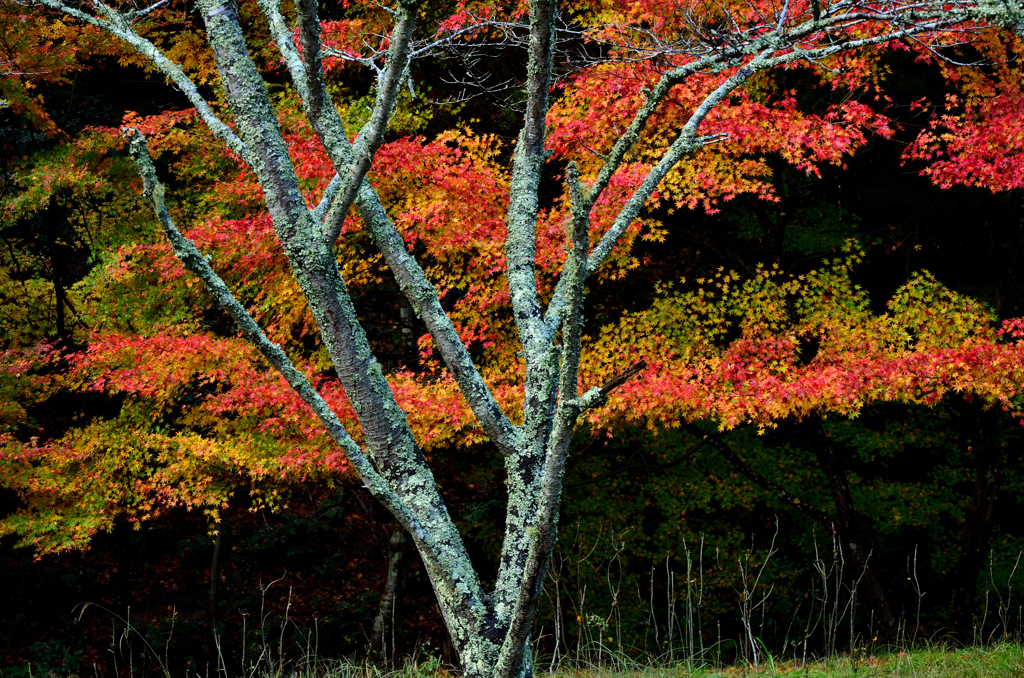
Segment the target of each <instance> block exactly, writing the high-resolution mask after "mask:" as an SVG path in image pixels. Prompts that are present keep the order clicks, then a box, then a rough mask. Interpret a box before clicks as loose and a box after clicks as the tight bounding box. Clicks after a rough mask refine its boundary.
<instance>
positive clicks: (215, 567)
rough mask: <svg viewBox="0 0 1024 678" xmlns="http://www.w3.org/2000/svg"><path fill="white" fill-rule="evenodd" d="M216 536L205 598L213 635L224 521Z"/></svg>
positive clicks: (224, 534)
mask: <svg viewBox="0 0 1024 678" xmlns="http://www.w3.org/2000/svg"><path fill="white" fill-rule="evenodd" d="M217 528H218V529H217V536H216V537H215V538H214V541H213V556H212V557H211V558H210V590H209V592H208V594H207V598H206V618H207V619H208V620H209V622H210V629H211V631H212V632H213V634H214V635H216V633H217V584H218V583H219V582H220V566H221V563H222V562H223V553H224V540H225V539H226V538H227V531H228V526H227V523H226V521H224V520H223V519H221V522H220V525H218V526H217Z"/></svg>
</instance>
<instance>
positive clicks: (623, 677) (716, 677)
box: [538, 643, 1024, 678]
mask: <svg viewBox="0 0 1024 678" xmlns="http://www.w3.org/2000/svg"><path fill="white" fill-rule="evenodd" d="M538 676H544V677H545V678H691V677H692V678H735V677H737V676H785V677H787V678H803V677H806V678H1021V677H1024V647H1022V646H1020V645H1017V644H1013V643H1002V644H998V645H990V646H987V647H966V648H959V649H952V648H943V647H939V646H936V647H931V648H923V649H917V650H911V651H907V652H897V653H895V654H885V655H881V654H880V655H871V654H867V653H865V654H864V655H860V654H859V653H858V655H855V656H853V657H850V656H840V657H833V658H829V659H823V660H818V661H814V662H808V663H807V664H806V665H805V664H803V663H801V662H800V661H799V660H793V661H782V662H776V661H773V660H771V659H770V658H766V659H765V660H764V661H762V662H761V664H760V666H759V670H757V671H755V669H754V666H753V665H738V666H730V667H727V668H722V669H716V668H698V669H693V670H689V671H688V670H687V669H686V667H685V666H677V667H665V666H644V667H641V666H637V667H635V668H630V669H628V670H621V669H613V668H608V669H601V668H579V669H569V668H564V669H561V670H559V671H556V672H554V673H552V674H538Z"/></svg>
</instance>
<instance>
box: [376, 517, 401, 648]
mask: <svg viewBox="0 0 1024 678" xmlns="http://www.w3.org/2000/svg"><path fill="white" fill-rule="evenodd" d="M407 541H408V539H406V536H405V530H403V529H402V528H401V526H398V527H395V530H394V532H392V533H391V539H390V540H388V556H387V563H388V574H387V579H386V580H385V582H384V591H383V592H382V593H381V596H380V606H379V607H378V608H377V616H376V617H375V618H374V620H373V632H372V633H371V634H370V652H371V653H372V654H374V655H377V656H379V657H382V658H385V659H386V658H387V634H388V631H390V630H392V629H393V628H394V621H395V602H396V600H397V596H398V581H399V570H398V566H399V564H400V563H401V562H402V558H403V556H404V555H405V544H406V542H407ZM392 652H394V648H392Z"/></svg>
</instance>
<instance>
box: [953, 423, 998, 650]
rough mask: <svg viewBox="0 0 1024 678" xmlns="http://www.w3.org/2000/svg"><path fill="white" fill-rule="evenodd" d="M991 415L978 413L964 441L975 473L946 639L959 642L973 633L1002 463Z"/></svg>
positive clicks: (965, 512)
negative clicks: (969, 437)
mask: <svg viewBox="0 0 1024 678" xmlns="http://www.w3.org/2000/svg"><path fill="white" fill-rule="evenodd" d="M995 414H996V413H995V412H994V411H993V410H990V411H988V412H983V413H981V417H980V419H979V427H978V431H977V434H976V436H974V437H973V441H972V440H968V441H967V442H968V443H969V444H968V448H967V449H968V450H969V451H970V452H973V454H974V458H975V462H976V471H975V476H974V488H973V491H972V492H971V498H970V501H968V503H967V507H966V510H965V511H964V524H963V530H962V532H961V534H960V563H959V565H958V567H957V574H956V588H955V589H954V590H953V608H952V610H951V611H950V615H949V635H950V636H951V637H952V638H954V639H956V640H959V641H961V642H967V641H968V640H970V638H971V634H972V632H973V630H974V601H975V597H976V594H977V588H978V575H979V574H980V573H981V568H982V567H983V565H984V563H985V552H986V551H988V545H989V539H990V537H991V535H992V523H993V516H994V514H995V506H996V499H997V498H998V495H999V487H1000V483H1001V481H1002V473H1003V467H1004V465H1005V463H1006V453H1005V450H1004V449H1003V445H1002V444H1001V443H1000V441H999V433H998V428H997V425H998V424H997V421H996V416H995ZM972 442H973V444H970V443H972Z"/></svg>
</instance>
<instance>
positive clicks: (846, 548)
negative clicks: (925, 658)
mask: <svg viewBox="0 0 1024 678" xmlns="http://www.w3.org/2000/svg"><path fill="white" fill-rule="evenodd" d="M814 452H815V456H817V458H818V464H819V465H820V466H821V470H822V471H823V472H824V474H825V477H826V478H827V479H828V486H829V489H830V490H831V492H832V501H833V502H834V503H835V506H836V519H835V523H834V529H835V532H836V538H837V539H839V541H840V543H841V544H842V547H843V552H844V553H845V554H846V557H847V559H849V561H850V563H851V564H853V566H854V567H855V568H856V572H855V575H854V579H857V578H860V579H861V583H862V585H863V587H864V590H865V592H866V593H867V596H868V601H869V603H870V605H871V608H872V609H873V610H874V612H875V616H876V618H877V619H878V624H879V633H878V635H879V637H880V638H881V639H883V640H885V641H886V642H889V643H891V642H895V641H896V636H897V631H898V630H899V624H898V623H897V621H896V616H895V615H894V614H893V612H892V608H891V607H890V606H889V598H888V596H886V594H885V589H884V588H883V587H882V583H881V582H880V581H879V580H878V577H877V576H876V575H875V571H874V568H872V567H871V563H870V562H869V561H870V555H871V554H870V553H869V551H868V549H867V548H866V547H865V545H864V543H863V541H862V540H861V538H860V534H859V530H858V529H857V518H856V514H855V512H854V509H853V497H852V496H851V495H850V486H849V483H848V482H847V478H846V472H845V471H844V470H843V467H842V464H841V463H840V460H839V456H838V455H837V454H836V452H835V449H834V447H833V445H832V440H831V439H830V438H829V437H828V435H827V434H826V433H825V431H824V429H823V428H819V440H818V444H817V445H815V450H814Z"/></svg>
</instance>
